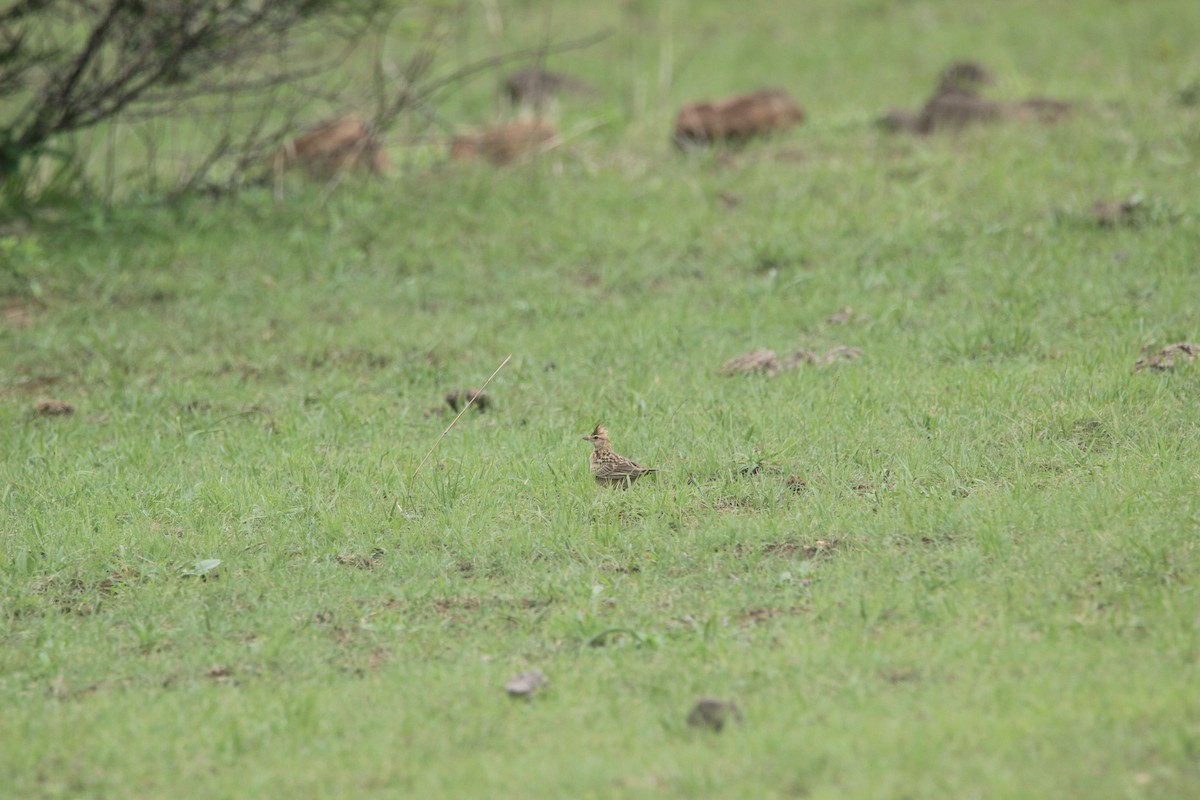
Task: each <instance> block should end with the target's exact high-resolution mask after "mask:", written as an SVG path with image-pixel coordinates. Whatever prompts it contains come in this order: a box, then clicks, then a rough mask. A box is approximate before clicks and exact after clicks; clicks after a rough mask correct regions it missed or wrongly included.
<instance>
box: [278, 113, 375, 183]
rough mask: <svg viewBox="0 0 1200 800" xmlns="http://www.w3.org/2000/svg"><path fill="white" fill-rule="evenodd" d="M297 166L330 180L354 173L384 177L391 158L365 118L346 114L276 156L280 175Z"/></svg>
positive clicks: (307, 132) (285, 146)
mask: <svg viewBox="0 0 1200 800" xmlns="http://www.w3.org/2000/svg"><path fill="white" fill-rule="evenodd" d="M296 166H298V167H300V168H302V169H303V170H304V171H305V172H307V173H308V174H309V175H310V176H312V177H314V178H318V179H321V180H328V179H330V178H332V177H334V176H336V175H339V174H341V173H342V172H344V171H346V170H350V169H365V170H367V171H368V172H371V173H374V174H381V173H383V172H385V171H386V170H387V168H388V157H387V153H385V152H383V147H382V145H381V144H380V142H379V140H378V139H377V138H376V137H375V135H374V134H373V133H372V132H371V130H370V129H369V128H368V127H367V123H366V122H365V121H364V120H363V118H362V117H360V116H358V115H357V114H346V115H344V116H341V117H337V118H335V119H331V120H327V121H325V122H322V123H321V124H319V125H317V126H316V127H313V128H310V129H309V130H308V131H306V132H304V133H302V134H301V135H299V136H297V137H296V138H295V139H293V140H292V141H290V142H288V143H287V144H286V145H284V146H283V147H282V148H280V149H279V151H278V152H277V153H276V154H275V169H276V171H277V172H280V171H283V170H285V169H288V168H290V167H296Z"/></svg>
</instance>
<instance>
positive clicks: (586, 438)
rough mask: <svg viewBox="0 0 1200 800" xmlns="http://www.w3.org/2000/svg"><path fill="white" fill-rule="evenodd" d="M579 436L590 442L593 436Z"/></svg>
mask: <svg viewBox="0 0 1200 800" xmlns="http://www.w3.org/2000/svg"><path fill="white" fill-rule="evenodd" d="M579 438H581V439H583V440H584V441H585V442H590V441H591V440H592V437H590V436H581V437H579Z"/></svg>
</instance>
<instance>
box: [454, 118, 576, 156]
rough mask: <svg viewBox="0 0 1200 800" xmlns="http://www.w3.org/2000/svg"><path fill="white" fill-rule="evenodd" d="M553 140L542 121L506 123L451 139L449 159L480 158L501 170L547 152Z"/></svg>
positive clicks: (547, 126)
mask: <svg viewBox="0 0 1200 800" xmlns="http://www.w3.org/2000/svg"><path fill="white" fill-rule="evenodd" d="M554 136H555V131H554V127H553V126H552V125H550V124H549V123H548V122H545V121H543V120H522V121H519V122H510V123H508V124H506V125H498V126H497V127H495V128H489V129H487V130H485V131H480V132H479V133H472V134H467V135H464V136H458V137H455V138H454V139H452V140H451V141H450V157H451V158H454V159H458V160H460V161H470V160H473V159H480V158H481V159H483V160H484V161H487V162H488V163H490V164H494V165H496V166H498V167H499V166H504V165H505V164H511V163H513V162H514V161H516V160H517V159H519V158H521V157H523V156H526V155H529V154H530V153H537V152H541V151H543V150H545V149H547V146H548V145H549V144H550V142H551V141H552V140H553V139H554Z"/></svg>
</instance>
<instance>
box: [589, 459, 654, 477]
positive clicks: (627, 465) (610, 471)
mask: <svg viewBox="0 0 1200 800" xmlns="http://www.w3.org/2000/svg"><path fill="white" fill-rule="evenodd" d="M644 472H646V468H645V467H640V466H638V465H637V464H635V463H633V462H632V461H630V460H629V459H628V458H614V459H612V460H611V461H610V460H608V459H605V460H604V461H600V462H598V463H597V464H596V469H595V470H594V471H593V474H594V475H595V476H596V477H597V478H629V477H636V476H638V475H641V474H643V473H644Z"/></svg>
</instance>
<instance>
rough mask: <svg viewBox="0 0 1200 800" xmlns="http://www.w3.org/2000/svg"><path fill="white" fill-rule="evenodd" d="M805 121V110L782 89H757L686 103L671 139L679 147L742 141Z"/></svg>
mask: <svg viewBox="0 0 1200 800" xmlns="http://www.w3.org/2000/svg"><path fill="white" fill-rule="evenodd" d="M803 121H804V110H803V109H801V108H800V106H799V105H797V104H796V101H795V100H793V99H792V98H791V96H790V95H789V94H788V93H787V92H785V91H783V90H782V89H759V90H757V91H754V92H749V93H747V94H739V95H735V96H733V97H726V98H722V99H720V100H713V101H705V102H698V103H689V104H688V105H685V106H684V107H683V108H682V109H680V111H679V115H678V116H677V117H676V118H675V132H674V134H673V135H672V139H673V140H674V142H675V145H676V146H677V147H680V148H684V147H693V146H699V145H706V144H711V143H713V142H722V141H723V142H733V143H738V142H744V141H746V140H748V139H752V138H754V137H756V136H764V135H766V134H769V133H775V132H776V131H783V130H787V129H788V128H791V127H792V126H794V125H797V124H799V123H801V122H803Z"/></svg>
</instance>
